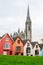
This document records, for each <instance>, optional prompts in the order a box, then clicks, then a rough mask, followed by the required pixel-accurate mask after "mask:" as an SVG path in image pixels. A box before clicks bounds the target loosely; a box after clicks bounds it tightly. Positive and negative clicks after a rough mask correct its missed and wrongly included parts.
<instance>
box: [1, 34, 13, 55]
mask: <svg viewBox="0 0 43 65" xmlns="http://www.w3.org/2000/svg"><path fill="white" fill-rule="evenodd" d="M12 44H13V40H12V39H11V37H10V36H9V34H7V33H6V34H5V35H3V36H2V39H1V41H0V54H4V55H12Z"/></svg>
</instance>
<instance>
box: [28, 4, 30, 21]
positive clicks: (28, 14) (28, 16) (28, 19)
mask: <svg viewBox="0 0 43 65" xmlns="http://www.w3.org/2000/svg"><path fill="white" fill-rule="evenodd" d="M29 20H30V14H29V5H28V9H27V22H29Z"/></svg>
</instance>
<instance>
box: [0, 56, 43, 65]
mask: <svg viewBox="0 0 43 65" xmlns="http://www.w3.org/2000/svg"><path fill="white" fill-rule="evenodd" d="M0 65H43V57H39V56H37V57H35V56H32V57H31V56H4V55H0Z"/></svg>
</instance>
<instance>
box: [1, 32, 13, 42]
mask: <svg viewBox="0 0 43 65" xmlns="http://www.w3.org/2000/svg"><path fill="white" fill-rule="evenodd" d="M1 41H7V42H9V41H10V42H13V40H12V39H11V37H10V36H9V34H7V33H6V34H5V35H4V36H3V37H2V39H1Z"/></svg>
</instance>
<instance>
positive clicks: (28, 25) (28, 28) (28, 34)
mask: <svg viewBox="0 0 43 65" xmlns="http://www.w3.org/2000/svg"><path fill="white" fill-rule="evenodd" d="M25 34H26V40H30V41H31V20H30V15H29V6H28V10H27V18H26V23H25Z"/></svg>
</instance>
